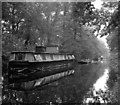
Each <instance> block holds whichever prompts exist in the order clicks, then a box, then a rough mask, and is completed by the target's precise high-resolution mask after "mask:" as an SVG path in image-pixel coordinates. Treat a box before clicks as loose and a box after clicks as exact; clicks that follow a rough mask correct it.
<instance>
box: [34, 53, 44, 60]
mask: <svg viewBox="0 0 120 105" xmlns="http://www.w3.org/2000/svg"><path fill="white" fill-rule="evenodd" d="M35 59H36V60H37V61H43V58H42V55H40V54H38V55H35Z"/></svg>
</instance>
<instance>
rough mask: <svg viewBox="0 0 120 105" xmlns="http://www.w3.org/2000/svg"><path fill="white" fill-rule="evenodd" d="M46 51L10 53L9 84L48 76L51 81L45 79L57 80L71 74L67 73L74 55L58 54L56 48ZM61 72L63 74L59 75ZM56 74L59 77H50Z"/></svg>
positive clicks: (71, 66)
mask: <svg viewBox="0 0 120 105" xmlns="http://www.w3.org/2000/svg"><path fill="white" fill-rule="evenodd" d="M43 48H44V49H45V50H44V51H43V50H42V49H43ZM48 49H49V50H48ZM48 49H47V51H46V48H45V47H40V48H39V50H38V48H37V50H36V52H12V53H11V55H10V60H9V73H8V76H9V83H10V84H12V83H16V84H17V83H21V84H24V83H23V82H29V81H33V80H37V79H40V78H44V77H48V76H49V78H53V79H51V80H49V79H48V78H47V79H46V80H47V81H52V80H56V79H58V77H59V78H60V77H64V76H67V75H70V74H72V71H71V73H70V72H67V71H69V70H73V68H74V59H75V58H74V55H72V54H63V53H59V52H57V50H56V49H57V48H56V47H54V48H53V47H52V48H48ZM51 49H52V50H51ZM50 50H51V51H50ZM62 72H63V74H61V73H62ZM56 74H59V75H57V76H52V77H50V76H51V75H56ZM31 83H32V82H31ZM42 83H43V84H45V83H47V82H42ZM19 85H20V84H19ZM14 86H15V84H14Z"/></svg>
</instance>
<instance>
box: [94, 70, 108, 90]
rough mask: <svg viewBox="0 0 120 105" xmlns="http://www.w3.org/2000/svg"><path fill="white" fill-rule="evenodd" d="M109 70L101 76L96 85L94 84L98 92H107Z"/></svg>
mask: <svg viewBox="0 0 120 105" xmlns="http://www.w3.org/2000/svg"><path fill="white" fill-rule="evenodd" d="M108 73H109V69H105V72H104V74H103V76H101V77H100V78H99V79H98V80H97V81H96V83H95V84H94V88H95V90H96V91H98V90H100V89H101V90H103V91H105V90H106V89H107V85H106V82H107V80H108V78H109V74H108Z"/></svg>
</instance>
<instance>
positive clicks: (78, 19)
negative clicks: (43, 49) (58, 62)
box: [2, 2, 120, 103]
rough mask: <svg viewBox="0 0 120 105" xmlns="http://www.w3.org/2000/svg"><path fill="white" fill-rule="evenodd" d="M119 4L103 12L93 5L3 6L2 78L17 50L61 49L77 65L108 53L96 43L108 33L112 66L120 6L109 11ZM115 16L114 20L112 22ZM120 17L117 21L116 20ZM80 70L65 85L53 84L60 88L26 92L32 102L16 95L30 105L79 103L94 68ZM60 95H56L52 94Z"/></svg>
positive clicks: (45, 3) (67, 79)
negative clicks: (48, 47) (10, 56)
mask: <svg viewBox="0 0 120 105" xmlns="http://www.w3.org/2000/svg"><path fill="white" fill-rule="evenodd" d="M119 4H120V3H119ZM116 5H117V3H104V4H103V8H102V9H101V10H97V9H95V8H94V6H93V5H92V4H91V3H90V2H76V3H75V2H74V3H72V2H61V3H60V2H39V3H38V2H3V3H2V36H3V37H2V48H3V49H2V60H3V62H2V63H3V64H2V69H3V76H4V78H5V74H6V73H7V68H6V67H7V62H8V58H9V54H10V52H11V51H13V50H16V51H25V50H28V51H33V50H34V48H35V46H36V45H44V46H46V45H59V46H60V51H61V52H68V53H72V54H74V55H75V57H76V60H77V61H80V60H81V59H96V58H98V57H99V56H101V55H104V54H105V52H106V53H107V54H108V52H107V50H106V48H105V47H104V45H103V43H101V42H100V41H99V40H98V39H97V36H101V37H102V36H105V35H108V33H110V32H112V33H110V35H109V37H108V44H109V46H110V50H111V55H112V57H113V58H111V61H112V60H113V62H114V63H113V62H112V63H111V64H115V65H117V64H116V63H117V62H116V58H117V55H118V53H117V51H118V50H117V49H118V47H117V37H118V35H119V34H118V33H119V18H118V17H119V15H118V14H119V6H118V8H117V10H116V11H115V13H114V14H113V15H112V12H109V11H108V9H106V8H109V9H111V8H113V7H114V6H116ZM111 15H112V18H110V17H111ZM110 19H111V21H110ZM116 19H117V22H114V21H116ZM108 23H109V25H108ZM101 25H104V27H108V28H104V29H103V30H102V31H101ZM111 29H115V30H111ZM116 32H117V33H116ZM95 33H98V34H95ZM114 40H116V41H114ZM115 57H116V58H115ZM114 59H115V60H114ZM98 67H99V66H98ZM78 68H80V67H78V65H76V73H77V74H76V75H75V76H74V77H71V78H69V77H67V78H65V80H66V81H67V82H66V83H65V82H64V81H62V80H61V81H59V82H55V84H57V83H58V85H54V86H57V88H53V87H52V88H50V86H48V88H49V89H48V88H47V87H45V90H44V91H39V92H38V91H36V92H30V93H29V94H28V93H25V94H26V96H28V97H29V99H28V100H25V98H24V97H25V94H23V93H22V92H18V93H17V94H16V95H17V96H18V95H19V96H20V97H18V98H19V99H18V100H19V101H20V100H22V101H24V102H31V103H38V101H39V102H41V103H42V102H46V103H48V102H50V101H52V102H55V101H56V100H57V101H59V102H61V101H62V102H69V103H70V102H73V103H81V102H82V99H83V96H84V95H85V94H86V92H87V91H88V90H89V87H90V86H91V85H92V84H93V82H94V80H91V81H88V83H87V85H86V84H84V82H85V81H86V79H90V77H92V76H93V74H92V73H93V71H94V70H93V71H90V70H91V69H90V70H86V71H82V70H80V69H78ZM115 69H116V68H115ZM111 71H112V70H111ZM94 72H95V71H94ZM112 72H113V71H112ZM82 74H83V75H82ZM89 74H90V75H91V76H90V77H89ZM115 74H116V72H115ZM94 76H95V79H96V78H97V77H98V76H97V73H95V75H94ZM111 77H112V78H113V77H114V78H115V80H116V77H115V76H111ZM111 81H112V80H111ZM111 81H110V83H111V84H112V83H113V82H111ZM53 84H54V83H53ZM78 88H79V89H78ZM54 89H55V90H54ZM63 89H64V90H65V91H63ZM71 90H72V91H71ZM8 91H9V90H4V91H3V94H8V93H7V92H8ZM48 91H51V92H50V94H51V95H48ZM56 91H57V95H58V96H57V95H56V96H54V93H55V92H56ZM52 92H53V93H52ZM70 92H71V93H70ZM13 93H15V91H9V94H8V95H9V96H10V95H11V99H10V100H14V101H15V99H14V96H12V94H13ZM44 93H45V94H46V96H47V98H46V99H47V100H45V96H44V95H43V94H44ZM40 94H41V95H40ZM63 94H64V95H63ZM13 95H14V94H13ZM38 96H39V98H41V99H42V100H40V99H39V98H38V99H37V98H36V97H38ZM21 97H22V98H21ZM33 97H35V98H33ZM52 97H53V98H52ZM53 99H54V100H53ZM5 101H6V100H5ZM22 101H21V102H22ZM15 102H16V101H15ZM17 102H18V101H17Z"/></svg>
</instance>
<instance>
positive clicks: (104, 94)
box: [83, 68, 110, 103]
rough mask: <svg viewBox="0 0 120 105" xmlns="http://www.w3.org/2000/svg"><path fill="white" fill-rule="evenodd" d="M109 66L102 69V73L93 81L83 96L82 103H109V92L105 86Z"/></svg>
mask: <svg viewBox="0 0 120 105" xmlns="http://www.w3.org/2000/svg"><path fill="white" fill-rule="evenodd" d="M108 78H109V68H106V69H104V73H103V75H102V76H101V77H100V78H99V79H98V80H97V81H96V82H95V84H94V85H93V87H92V88H90V91H88V93H87V94H86V96H85V97H84V100H83V103H110V98H109V96H110V92H109V90H108V87H107V84H106V82H107V80H108Z"/></svg>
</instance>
